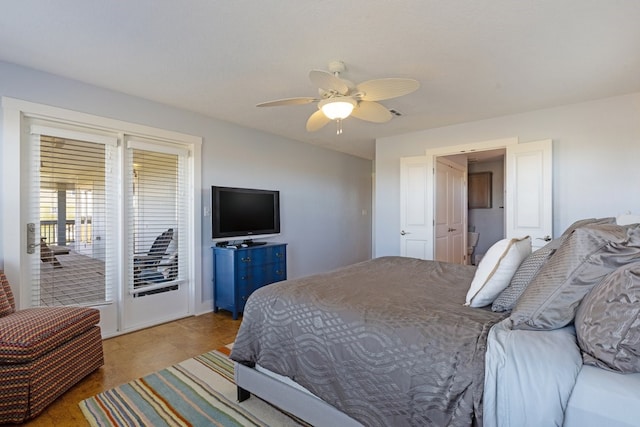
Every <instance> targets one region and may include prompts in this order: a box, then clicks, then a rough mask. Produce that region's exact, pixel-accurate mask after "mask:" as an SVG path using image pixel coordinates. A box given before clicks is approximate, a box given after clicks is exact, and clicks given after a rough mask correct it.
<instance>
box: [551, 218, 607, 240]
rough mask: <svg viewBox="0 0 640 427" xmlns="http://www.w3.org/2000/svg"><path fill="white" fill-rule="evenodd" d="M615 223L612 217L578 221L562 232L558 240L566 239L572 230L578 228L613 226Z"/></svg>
mask: <svg viewBox="0 0 640 427" xmlns="http://www.w3.org/2000/svg"><path fill="white" fill-rule="evenodd" d="M615 223H616V219H615V218H614V217H607V218H585V219H579V220H578V221H576V222H574V223H573V224H571V225H570V226H569V227H567V229H566V230H564V233H562V235H561V236H560V238H561V239H562V238H566V237H568V236H569V234H571V233H572V232H573V231H574V230H576V229H578V228H580V227H584V226H585V225H601V224H615Z"/></svg>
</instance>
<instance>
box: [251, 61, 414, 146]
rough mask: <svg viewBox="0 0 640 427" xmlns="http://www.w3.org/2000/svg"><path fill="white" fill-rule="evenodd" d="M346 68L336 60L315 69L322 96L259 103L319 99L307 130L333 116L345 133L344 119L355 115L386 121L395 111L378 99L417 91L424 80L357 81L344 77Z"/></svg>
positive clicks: (271, 104)
mask: <svg viewBox="0 0 640 427" xmlns="http://www.w3.org/2000/svg"><path fill="white" fill-rule="evenodd" d="M345 69H346V67H345V65H344V62H342V61H332V62H330V63H329V71H328V72H327V71H323V70H311V71H310V72H309V79H310V80H311V82H312V83H313V84H315V85H316V86H318V88H319V89H318V93H319V94H320V96H319V97H297V98H285V99H278V100H275V101H269V102H263V103H260V104H258V105H257V107H275V106H280V105H305V104H311V103H314V102H316V103H318V111H316V112H315V113H313V114H311V116H310V117H309V119H308V120H307V131H309V132H315V131H317V130H319V129H321V128H322V127H323V126H324V125H326V124H327V123H329V122H330V121H332V120H335V121H336V122H337V126H338V131H337V133H338V134H341V133H342V120H344V119H346V118H347V117H349V116H353V117H355V118H358V119H360V120H365V121H368V122H373V123H384V122H387V121H389V120H391V118H392V114H391V112H390V111H389V110H388V109H387V108H386V107H384V106H383V105H382V104H380V103H378V102H377V101H383V100H385V99H391V98H397V97H399V96H403V95H407V94H409V93H411V92H414V91H416V90H417V89H418V88H419V87H420V83H419V82H418V81H417V80H414V79H403V78H395V77H394V78H383V79H375V80H368V81H366V82H363V83H360V84H358V85H354V84H353V83H352V82H350V81H349V80H345V79H342V78H340V73H341V72H343V71H344V70H345Z"/></svg>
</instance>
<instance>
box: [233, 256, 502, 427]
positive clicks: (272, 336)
mask: <svg viewBox="0 0 640 427" xmlns="http://www.w3.org/2000/svg"><path fill="white" fill-rule="evenodd" d="M474 272H475V267H472V266H462V265H456V264H447V263H440V262H435V261H424V260H418V259H413V258H403V257H382V258H377V259H374V260H370V261H365V262H362V263H358V264H354V265H352V266H348V267H345V268H342V269H339V270H336V271H333V272H330V273H324V274H317V275H313V276H309V277H305V278H300V279H295V280H287V281H284V282H279V283H275V284H272V285H269V286H266V287H264V288H261V289H259V290H257V291H256V292H254V293H253V294H252V295H251V296H250V297H249V299H248V301H247V304H246V306H245V311H244V316H243V320H242V324H241V326H240V330H239V332H238V336H237V338H236V341H235V344H234V346H233V351H232V353H231V359H233V360H235V361H237V362H240V363H244V364H248V365H253V364H255V363H257V364H259V365H261V366H263V367H265V368H267V369H269V370H271V371H273V372H276V373H278V374H281V375H285V376H287V377H290V378H291V379H293V380H294V381H295V382H297V383H299V384H301V385H303V386H304V387H306V388H307V389H309V390H310V391H311V392H313V393H314V394H315V395H316V396H319V397H320V398H322V399H323V400H325V401H326V402H328V403H330V404H331V405H333V406H335V407H336V408H338V409H340V410H341V411H342V412H345V413H346V414H348V415H349V416H351V417H352V418H354V419H356V420H358V421H360V422H361V423H362V424H364V425H366V426H401V425H414V426H448V425H451V426H469V425H482V393H483V387H484V384H483V383H484V359H485V350H486V342H487V335H488V332H489V329H490V328H491V326H493V325H494V324H495V323H497V322H498V321H500V320H501V319H502V318H504V317H505V314H500V313H493V312H491V311H490V310H486V309H477V308H470V307H465V306H463V303H464V300H465V295H466V292H467V290H468V288H469V285H470V283H471V280H472V279H473V274H474Z"/></svg>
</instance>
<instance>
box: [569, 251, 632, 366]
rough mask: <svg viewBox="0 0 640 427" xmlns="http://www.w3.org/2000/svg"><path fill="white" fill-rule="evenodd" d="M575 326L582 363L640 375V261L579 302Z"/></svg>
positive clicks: (627, 266)
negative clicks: (581, 353) (581, 352)
mask: <svg viewBox="0 0 640 427" xmlns="http://www.w3.org/2000/svg"><path fill="white" fill-rule="evenodd" d="M575 324H576V335H577V337H578V345H579V346H580V348H581V349H582V351H583V359H584V363H585V364H588V365H594V366H598V367H601V368H604V369H609V370H615V371H620V372H624V373H634V372H640V260H639V261H636V262H633V263H631V264H628V265H626V266H623V267H620V268H618V269H617V270H616V271H614V272H613V273H611V274H609V275H608V276H607V277H606V278H605V279H604V280H603V281H602V282H600V284H599V285H598V286H596V287H595V288H593V290H592V291H591V292H589V294H588V295H587V296H586V297H585V298H584V299H583V300H582V302H581V303H580V307H579V308H578V312H577V313H576V320H575Z"/></svg>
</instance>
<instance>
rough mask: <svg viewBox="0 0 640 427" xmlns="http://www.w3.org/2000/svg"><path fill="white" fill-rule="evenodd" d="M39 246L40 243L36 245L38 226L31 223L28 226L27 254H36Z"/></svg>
mask: <svg viewBox="0 0 640 427" xmlns="http://www.w3.org/2000/svg"><path fill="white" fill-rule="evenodd" d="M38 246H40V243H38V244H36V225H35V224H34V223H33V222H30V223H28V224H27V253H28V254H32V253H35V251H36V247H38Z"/></svg>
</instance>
